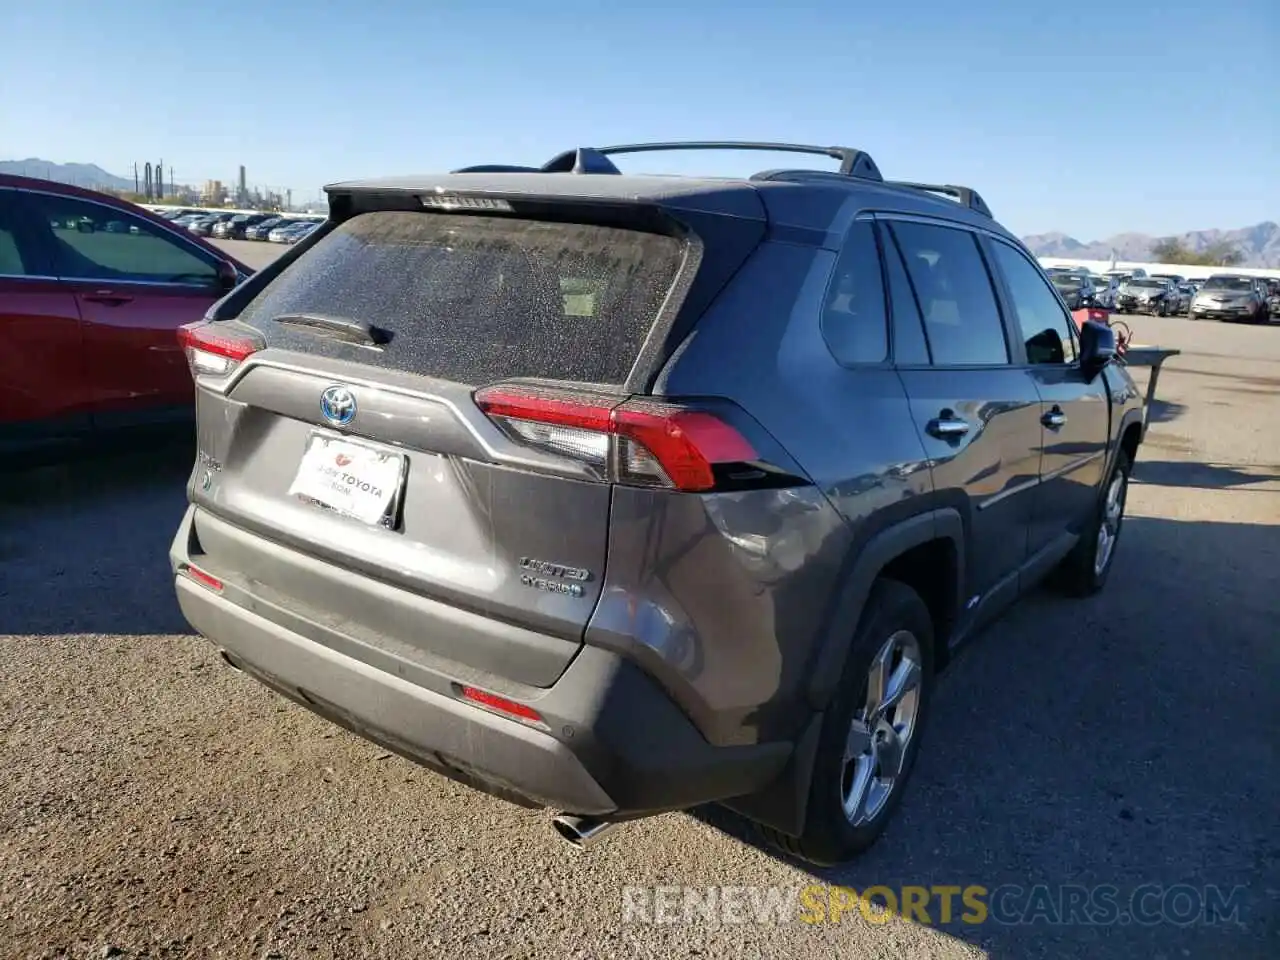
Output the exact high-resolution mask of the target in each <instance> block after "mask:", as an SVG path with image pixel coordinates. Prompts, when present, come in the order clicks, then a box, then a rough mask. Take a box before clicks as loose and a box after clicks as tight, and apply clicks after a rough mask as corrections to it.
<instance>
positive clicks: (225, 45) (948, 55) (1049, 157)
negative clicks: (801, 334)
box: [0, 0, 1280, 240]
mask: <svg viewBox="0 0 1280 960" xmlns="http://www.w3.org/2000/svg"><path fill="white" fill-rule="evenodd" d="M3 6H4V7H5V10H4V11H3V12H0V36H3V37H4V38H5V43H4V49H5V56H4V61H5V62H4V65H3V67H0V71H3V74H4V76H5V95H4V98H3V101H2V102H0V159H6V158H7V159H20V158H25V157H28V156H39V157H43V158H45V159H50V160H54V161H58V162H67V161H82V162H91V163H97V164H99V165H101V166H103V167H105V168H107V169H108V170H110V171H112V172H114V173H118V174H121V175H129V174H131V172H132V170H133V164H134V162H135V161H138V162H139V163H141V162H143V161H145V160H148V159H151V160H154V159H155V158H157V157H163V159H164V161H165V165H166V166H172V167H173V168H174V172H175V174H176V176H177V178H178V180H180V181H184V182H193V183H195V182H199V181H202V180H204V179H206V178H218V179H222V180H225V181H231V180H233V179H234V178H235V173H236V168H237V166H238V165H239V164H241V163H243V164H245V165H246V166H247V168H248V176H249V181H250V183H252V184H259V185H264V186H290V187H292V188H293V190H294V197H295V200H296V199H298V198H300V197H307V196H314V195H316V194H317V193H318V191H319V187H320V186H321V185H322V184H324V183H326V182H330V181H334V180H340V179H347V178H351V177H360V176H379V175H386V174H394V173H408V172H421V171H431V170H438V169H447V168H450V167H453V166H459V165H463V164H466V163H478V162H500V161H506V162H519V163H541V162H543V161H544V160H546V159H548V158H549V157H550V156H551V155H552V154H554V153H556V152H558V151H559V150H561V149H564V148H568V147H571V146H577V145H583V144H587V145H590V144H604V143H616V142H631V141H637V140H667V139H695V138H696V139H761V140H787V141H799V142H810V143H838V144H847V145H850V146H856V147H860V148H862V149H864V150H867V151H868V152H870V153H871V155H872V156H873V157H875V158H876V161H877V162H878V163H879V164H880V167H881V169H882V170H883V171H884V172H885V174H886V175H887V176H889V177H891V178H895V179H916V180H930V181H935V182H936V181H944V182H952V183H965V184H970V185H972V186H974V187H977V188H978V189H979V190H980V191H981V192H982V193H983V194H984V196H985V197H986V198H987V200H988V202H989V203H990V204H991V206H992V207H993V209H994V211H995V213H996V215H997V217H999V218H1000V219H1001V220H1002V221H1003V222H1004V223H1005V224H1006V225H1007V226H1009V227H1010V228H1011V229H1013V230H1015V231H1017V232H1019V233H1021V234H1028V233H1040V232H1046V231H1049V230H1063V231H1065V232H1067V233H1069V234H1071V235H1073V236H1076V237H1078V238H1079V239H1082V240H1091V239H1099V238H1102V237H1105V236H1109V235H1111V234H1113V233H1116V232H1119V231H1122V230H1134V231H1140V232H1145V233H1154V234H1166V233H1174V232H1180V231H1183V230H1191V229H1202V228H1207V227H1238V226H1245V225H1248V224H1253V223H1257V222H1258V221H1260V220H1264V219H1274V220H1280V6H1278V5H1277V3H1276V0H1218V2H1212V3H1211V2H1205V0H1181V2H1174V3H1168V4H1165V3H1155V2H1153V0H1146V2H1135V0H1110V2H1097V0H1068V2H1062V3H1054V4H1052V5H1050V4H1046V3H1042V2H1041V3H1037V2H1028V0H1021V2H996V0H971V2H964V3H961V2H959V0H914V2H909V3H892V2H877V3H858V2H856V0H843V2H816V0H812V2H803V0H792V2H790V3H786V4H783V3H782V2H781V0H779V2H777V3H776V4H774V5H772V6H770V5H764V4H751V3H749V2H747V0H742V2H738V3H729V2H725V0H705V2H701V3H697V2H693V0H690V2H688V3H664V2H644V3H638V2H619V0H613V2H599V0H597V2H592V3H586V2H580V0H555V2H541V3H535V2H532V0H528V2H525V3H517V2H513V0H495V2H491V3H489V4H469V3H464V2H462V0H455V2H451V3H440V2H431V0H419V2H413V0H403V2H395V3H393V2H388V0H364V2H350V0H316V2H313V3H304V2H301V0H256V2H245V0H223V2H211V3H182V2H173V0H165V2H159V0H123V2H122V3H120V4H103V3H101V2H100V0H93V2H90V0H14V2H11V3H7V4H3ZM272 51H277V53H275V54H273V53H272ZM15 81H16V82H15ZM786 162H793V161H785V160H783V161H779V160H778V159H776V158H775V157H773V156H769V155H766V156H763V157H754V158H753V157H750V156H747V157H743V156H741V155H732V156H730V155H720V154H716V155H692V156H691V155H684V156H675V157H671V158H662V159H659V158H653V157H645V158H635V159H633V160H632V161H631V164H630V166H629V167H628V169H644V170H646V171H656V172H686V171H687V172H699V173H726V174H730V175H738V174H745V173H750V172H753V171H754V170H757V169H761V168H762V167H772V166H779V165H783V164H784V163H786ZM818 162H819V163H821V162H822V161H821V160H819V161H818Z"/></svg>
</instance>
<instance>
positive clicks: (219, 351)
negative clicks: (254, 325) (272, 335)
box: [178, 320, 262, 377]
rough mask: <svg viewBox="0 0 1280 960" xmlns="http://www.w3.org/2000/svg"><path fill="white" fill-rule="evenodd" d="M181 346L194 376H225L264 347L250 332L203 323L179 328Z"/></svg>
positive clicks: (222, 324)
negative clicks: (235, 330)
mask: <svg viewBox="0 0 1280 960" xmlns="http://www.w3.org/2000/svg"><path fill="white" fill-rule="evenodd" d="M178 343H179V344H180V345H181V347H182V349H183V352H185V353H186V355H187V363H188V364H189V365H190V366H191V374H192V376H200V375H201V374H204V375H206V376H211V377H225V376H227V375H228V374H230V373H231V371H233V370H235V368H236V367H237V366H239V365H240V362H241V361H243V360H244V359H245V358H246V357H248V356H249V355H250V354H251V353H256V352H257V351H258V350H260V349H262V344H261V343H259V342H258V340H257V339H256V338H254V337H253V336H252V335H250V334H247V333H239V332H233V331H229V330H228V329H227V324H226V323H224V322H215V321H209V320H200V321H198V322H196V323H188V324H186V325H184V326H181V327H179V328H178Z"/></svg>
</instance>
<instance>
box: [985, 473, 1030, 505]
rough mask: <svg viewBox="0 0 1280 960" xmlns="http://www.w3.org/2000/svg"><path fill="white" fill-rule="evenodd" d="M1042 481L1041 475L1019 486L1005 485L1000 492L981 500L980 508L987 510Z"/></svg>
mask: <svg viewBox="0 0 1280 960" xmlns="http://www.w3.org/2000/svg"><path fill="white" fill-rule="evenodd" d="M1041 482H1042V478H1041V477H1032V478H1031V479H1030V480H1024V481H1022V483H1019V484H1018V485H1017V486H1013V487H1005V489H1003V490H1001V491H1000V492H999V493H993V494H992V495H991V496H989V497H987V499H985V500H981V501H979V502H978V509H979V510H986V509H987V508H988V507H994V506H995V505H996V504H997V503H999V502H1000V501H1002V500H1007V499H1009V498H1010V497H1012V496H1014V495H1015V494H1019V493H1022V492H1023V491H1026V490H1030V489H1031V488H1032V487H1035V486H1039V484H1040V483H1041Z"/></svg>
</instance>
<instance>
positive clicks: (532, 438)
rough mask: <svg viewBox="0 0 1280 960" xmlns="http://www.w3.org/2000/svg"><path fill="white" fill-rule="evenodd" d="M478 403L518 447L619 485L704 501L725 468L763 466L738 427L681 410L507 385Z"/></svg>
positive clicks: (482, 394)
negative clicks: (570, 462)
mask: <svg viewBox="0 0 1280 960" xmlns="http://www.w3.org/2000/svg"><path fill="white" fill-rule="evenodd" d="M475 401H476V405H477V406H479V408H480V409H481V410H483V411H484V412H485V413H486V414H487V415H488V416H489V417H490V418H491V419H492V420H493V421H494V422H495V423H497V424H498V425H499V426H501V427H502V428H503V429H504V430H505V431H506V432H507V434H508V435H509V436H511V437H513V438H514V439H516V440H519V441H520V442H521V443H524V444H526V445H527V446H531V447H537V448H540V449H543V450H546V451H547V452H549V453H556V454H559V455H561V456H568V457H572V458H574V459H576V460H579V461H581V462H583V463H586V464H588V465H589V466H590V467H592V469H593V470H594V471H595V473H596V475H597V476H598V477H599V478H600V479H602V480H609V481H611V482H614V483H625V484H632V485H636V486H651V487H668V488H673V489H676V490H682V491H686V492H691V493H696V492H700V491H706V490H712V489H714V488H715V486H716V475H715V467H716V465H717V464H741V463H751V462H753V461H755V460H756V459H757V453H756V451H755V449H754V448H753V447H752V446H751V444H750V443H749V442H748V441H747V439H746V438H745V437H743V436H742V434H740V433H739V432H738V431H737V430H736V429H735V428H734V427H732V426H730V425H729V424H728V423H726V422H724V421H723V420H721V419H720V418H719V417H717V416H715V415H714V414H712V413H707V412H705V411H702V410H690V409H687V408H685V407H682V406H680V405H678V404H672V403H663V402H659V401H655V400H624V399H621V398H618V397H608V396H593V395H587V394H583V395H577V394H569V393H560V392H557V391H543V390H536V389H530V388H525V387H513V386H507V385H501V386H493V387H485V388H483V389H481V390H478V391H477V392H476V395H475Z"/></svg>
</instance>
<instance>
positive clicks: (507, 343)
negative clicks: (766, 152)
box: [240, 211, 684, 385]
mask: <svg viewBox="0 0 1280 960" xmlns="http://www.w3.org/2000/svg"><path fill="white" fill-rule="evenodd" d="M683 252H684V251H683V244H682V242H681V241H680V240H677V239H674V238H672V237H665V236H660V235H657V234H651V233H641V232H637V231H632V230H624V229H619V228H616V227H601V226H589V225H582V224H566V223H549V222H542V221H532V220H516V219H508V218H498V217H477V216H469V215H453V214H437V213H414V212H401V211H385V212H376V213H365V214H360V215H359V216H356V217H354V218H352V219H351V220H348V221H346V222H344V223H342V224H341V225H339V226H338V227H337V228H336V229H335V230H334V231H333V232H332V233H330V234H329V235H328V236H326V237H325V238H324V239H322V240H321V241H320V242H319V243H318V244H316V246H315V247H314V248H312V249H311V250H309V251H307V253H306V254H304V255H303V256H302V257H301V258H300V259H299V260H298V261H297V262H296V263H294V264H293V265H292V266H290V267H289V268H288V269H287V270H285V271H284V272H283V273H282V274H281V275H280V276H279V277H277V278H276V280H275V281H274V282H273V283H271V284H270V285H268V286H267V287H266V288H265V289H264V290H263V291H262V292H261V293H259V294H258V296H257V297H255V298H254V300H252V301H251V302H250V303H249V304H248V305H247V306H246V307H245V309H244V311H243V312H242V313H241V315H240V319H241V320H242V321H244V322H247V323H249V324H252V325H253V326H255V327H257V328H258V329H259V330H261V331H262V332H263V333H264V334H265V335H266V337H267V341H268V343H270V344H271V345H272V346H278V347H283V348H285V349H292V350H303V351H307V352H317V353H324V354H327V355H332V356H339V357H346V358H350V359H353V360H358V361H360V362H364V363H373V364H378V365H385V366H393V367H396V368H398V369H404V370H408V371H411V372H413V373H419V374H424V375H427V376H433V377H441V378H443V379H447V380H453V381H456V382H460V383H467V384H474V385H479V384H484V383H490V382H493V381H495V380H500V379H504V378H510V377H546V378H550V379H557V380H571V381H577V382H581V383H597V384H606V385H621V384H622V383H623V382H624V381H625V380H626V376H627V374H628V372H629V371H630V369H631V366H632V364H633V363H634V362H635V360H636V357H637V356H638V354H639V352H640V348H641V345H642V344H643V342H644V339H645V337H646V336H647V334H648V332H649V329H650V327H651V326H652V325H653V322H654V320H656V319H657V316H658V313H659V311H660V310H661V308H662V304H663V300H664V298H665V297H666V295H667V293H668V291H669V290H670V289H671V287H672V284H673V283H674V281H675V278H676V275H677V273H678V271H679V269H680V265H681V262H682V258H683ZM298 313H318V314H324V315H326V316H330V317H340V318H344V319H348V320H359V321H364V322H367V323H371V324H373V325H374V326H377V327H381V328H384V329H386V330H390V331H391V332H392V339H391V342H390V343H389V344H387V345H386V347H385V348H384V349H383V350H382V351H381V352H379V353H375V352H373V351H368V350H364V349H361V348H359V347H352V346H350V345H347V344H343V343H341V342H340V341H337V340H331V339H328V338H322V337H317V336H313V335H308V334H306V333H302V332H298V331H297V330H296V328H291V327H288V326H285V325H280V324H276V323H275V322H274V320H273V318H275V317H278V316H281V315H285V314H298Z"/></svg>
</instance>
